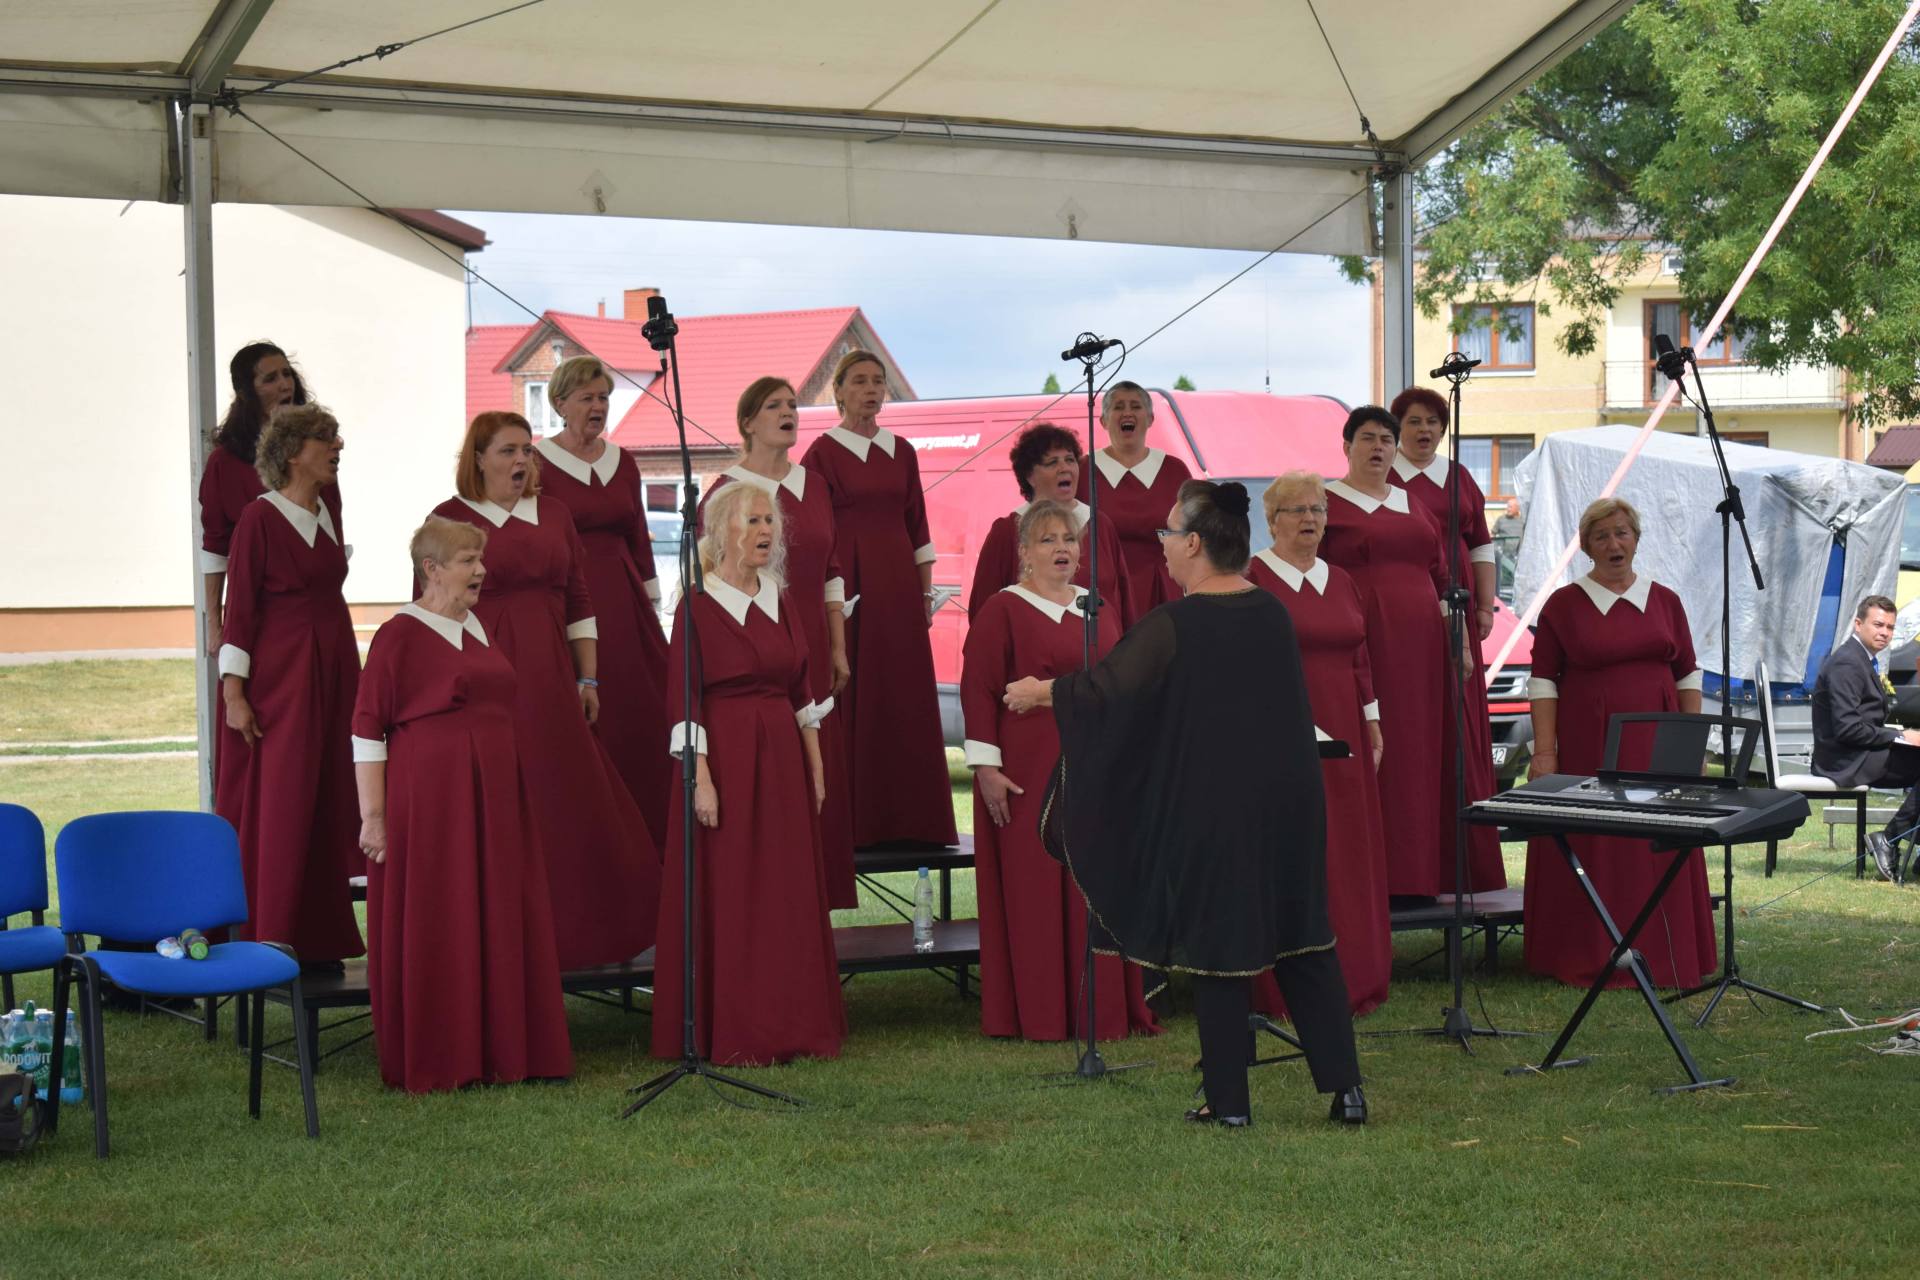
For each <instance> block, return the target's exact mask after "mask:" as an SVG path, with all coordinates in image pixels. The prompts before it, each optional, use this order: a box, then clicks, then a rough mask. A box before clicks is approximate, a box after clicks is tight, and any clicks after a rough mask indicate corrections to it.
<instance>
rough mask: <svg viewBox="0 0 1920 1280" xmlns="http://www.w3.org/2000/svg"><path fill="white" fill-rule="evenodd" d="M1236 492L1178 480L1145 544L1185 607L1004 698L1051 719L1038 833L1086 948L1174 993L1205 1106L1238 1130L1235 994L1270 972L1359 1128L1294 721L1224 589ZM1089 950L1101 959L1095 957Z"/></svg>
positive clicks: (1247, 603)
mask: <svg viewBox="0 0 1920 1280" xmlns="http://www.w3.org/2000/svg"><path fill="white" fill-rule="evenodd" d="M1247 508H1248V499H1247V491H1246V489H1244V488H1242V487H1241V486H1240V485H1238V484H1230V483H1229V484H1214V483H1212V482H1210V481H1206V480H1189V481H1188V482H1187V483H1185V484H1183V485H1181V486H1180V497H1179V501H1178V502H1177V503H1176V504H1175V505H1174V507H1173V509H1172V510H1171V511H1169V512H1167V515H1166V527H1165V528H1163V529H1161V530H1160V531H1159V535H1160V543H1161V546H1162V548H1163V549H1164V551H1163V555H1164V562H1165V565H1166V568H1167V573H1168V576H1169V577H1171V578H1172V579H1173V581H1174V582H1175V583H1177V584H1178V585H1179V587H1180V588H1181V590H1182V591H1183V592H1184V593H1185V594H1184V596H1183V598H1182V599H1179V600H1176V601H1173V602H1171V603H1169V604H1167V605H1166V606H1164V607H1163V608H1159V609H1155V610H1153V611H1152V612H1150V613H1148V614H1147V616H1146V617H1144V618H1142V619H1140V621H1139V622H1138V623H1137V624H1135V626H1134V628H1133V630H1131V631H1129V632H1128V633H1127V634H1126V635H1125V636H1124V637H1123V638H1122V639H1121V640H1120V643H1118V644H1117V645H1115V646H1114V648H1113V652H1112V653H1110V654H1108V655H1107V656H1106V658H1105V659H1104V660H1102V661H1101V662H1100V663H1099V665H1097V666H1095V667H1094V668H1093V670H1091V671H1085V672H1070V673H1068V674H1065V675H1060V676H1057V677H1054V678H1053V679H1051V680H1040V679H1034V678H1031V677H1029V678H1025V679H1021V680H1016V681H1014V682H1013V683H1012V684H1010V685H1008V686H1007V692H1006V705H1007V706H1008V707H1010V708H1011V709H1013V710H1014V711H1016V712H1021V711H1025V710H1027V709H1029V708H1031V707H1036V706H1049V705H1050V706H1052V707H1053V717H1054V723H1055V724H1057V725H1058V726H1059V729H1060V743H1061V757H1060V764H1059V767H1058V768H1057V769H1056V770H1055V772H1054V780H1053V783H1052V785H1051V786H1050V788H1049V794H1048V795H1047V798H1046V801H1045V805H1044V810H1043V816H1042V819H1041V820H1042V822H1043V823H1044V824H1045V826H1044V831H1045V839H1046V842H1047V848H1048V851H1049V852H1050V853H1052V854H1053V855H1054V856H1055V857H1057V858H1059V859H1060V860H1061V861H1062V862H1064V863H1066V865H1067V868H1068V870H1069V871H1071V872H1072V873H1073V878H1074V880H1075V882H1076V883H1077V884H1078V885H1079V886H1080V888H1081V891H1082V892H1083V893H1085V894H1086V898H1087V901H1088V903H1089V904H1091V906H1092V907H1093V910H1094V914H1095V915H1096V917H1098V920H1099V923H1100V925H1101V927H1102V928H1103V929H1104V930H1105V931H1106V933H1107V934H1108V935H1109V937H1108V938H1107V939H1105V940H1104V945H1106V946H1108V947H1110V948H1111V949H1112V950H1115V951H1117V952H1118V953H1119V954H1121V955H1123V956H1126V957H1127V958H1129V959H1131V960H1134V961H1136V962H1138V963H1140V964H1142V965H1145V966H1147V967H1148V968H1149V969H1157V970H1161V971H1163V972H1165V971H1171V970H1178V971H1180V972H1183V973H1189V974H1192V975H1194V978H1193V1011H1194V1016H1195V1018H1196V1019H1197V1020H1198V1022H1199V1024H1200V1056H1201V1074H1202V1078H1203V1081H1204V1087H1205V1090H1206V1097H1207V1101H1206V1105H1205V1106H1202V1107H1198V1108H1195V1109H1194V1110H1192V1111H1190V1112H1188V1113H1187V1119H1189V1120H1192V1121H1196V1122H1206V1123H1219V1124H1224V1125H1228V1126H1231V1127H1235V1128H1238V1127H1243V1126H1245V1125H1247V1124H1249V1123H1251V1108H1250V1107H1249V1105H1248V1096H1247V1059H1248V1056H1249V1055H1248V1049H1249V1045H1248V1032H1247V1014H1248V1010H1249V1009H1250V1007H1251V994H1252V993H1251V990H1250V986H1251V984H1250V982H1249V979H1251V978H1252V977H1254V976H1255V975H1257V974H1260V973H1263V972H1265V971H1266V970H1268V969H1272V970H1273V972H1274V976H1275V978H1276V979H1277V980H1278V982H1279V985H1280V990H1281V992H1282V993H1283V994H1284V995H1285V997H1286V1001H1287V1007H1288V1008H1289V1009H1290V1010H1291V1011H1292V1013H1293V1020H1294V1026H1295V1027H1296V1029H1297V1030H1298V1031H1299V1033H1300V1039H1301V1042H1302V1043H1303V1044H1304V1045H1305V1046H1306V1054H1307V1066H1308V1068H1309V1069H1310V1070H1311V1071H1312V1073H1313V1081H1314V1086H1315V1087H1316V1088H1317V1089H1319V1090H1320V1092H1322V1093H1331V1094H1334V1095H1335V1097H1334V1102H1333V1108H1332V1112H1331V1117H1332V1119H1334V1120H1336V1121H1339V1122H1341V1123H1346V1124H1360V1123H1364V1122H1365V1120H1366V1118H1367V1102H1366V1098H1365V1097H1364V1096H1363V1095H1362V1094H1361V1092H1360V1062H1359V1059H1358V1057H1357V1056H1356V1055H1355V1051H1354V1045H1353V1016H1352V1014H1351V1013H1349V1012H1348V1009H1347V990H1346V984H1345V983H1344V982H1343V981H1342V980H1341V977H1340V965H1339V962H1338V960H1336V959H1335V957H1334V951H1333V947H1334V936H1333V927H1332V925H1331V924H1329V923H1328V919H1327V864H1326V846H1325V825H1326V819H1325V806H1324V803H1323V799H1322V794H1321V781H1320V759H1319V752H1318V750H1317V749H1316V747H1315V745H1314V732H1313V711H1312V708H1311V706H1310V705H1309V703H1308V699H1307V687H1306V681H1305V680H1304V679H1303V678H1302V675H1301V669H1300V659H1299V657H1298V652H1299V649H1298V645H1297V644H1296V642H1295V639H1294V631H1293V623H1292V621H1291V620H1290V619H1289V618H1288V617H1287V610H1286V607H1285V606H1283V605H1282V604H1281V603H1280V602H1279V601H1278V600H1276V599H1274V598H1273V597H1272V596H1271V595H1269V594H1267V593H1266V592H1265V591H1262V590H1260V589H1259V588H1258V587H1256V586H1254V585H1253V583H1251V582H1249V581H1247V579H1246V578H1245V577H1244V576H1242V573H1243V570H1245V569H1246V567H1247V547H1248V527H1247ZM1095 945H1096V946H1099V945H1102V942H1101V941H1099V940H1096V943H1095Z"/></svg>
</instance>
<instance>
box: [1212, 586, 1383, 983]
mask: <svg viewBox="0 0 1920 1280" xmlns="http://www.w3.org/2000/svg"><path fill="white" fill-rule="evenodd" d="M1247 577H1248V578H1249V579H1250V580H1252V582H1253V583H1254V584H1255V585H1256V586H1259V587H1262V588H1264V589H1265V590H1267V591H1269V592H1271V593H1272V594H1273V595H1274V597H1275V598H1277V599H1278V600H1279V601H1280V603H1281V604H1284V605H1286V606H1287V612H1288V614H1290V615H1291V616H1292V618H1293V634H1294V637H1295V639H1297V640H1298V641H1299V643H1300V666H1301V669H1302V670H1303V671H1304V673H1305V674H1306V678H1307V700H1308V702H1309V703H1311V704H1312V706H1313V723H1314V727H1315V728H1317V729H1319V730H1320V731H1321V732H1322V733H1324V734H1326V735H1327V736H1328V737H1329V738H1334V739H1337V740H1338V741H1341V742H1344V743H1346V744H1347V746H1348V747H1349V748H1350V749H1351V750H1352V752H1353V754H1352V755H1351V756H1349V757H1348V758H1347V759H1345V760H1322V761H1321V762H1320V777H1321V781H1322V783H1323V784H1324V785H1325V787H1326V793H1327V914H1328V915H1329V916H1330V917H1331V918H1332V921H1333V932H1334V938H1335V946H1334V952H1335V954H1336V955H1338V956H1339V959H1340V972H1341V973H1342V974H1343V975H1345V977H1346V980H1347V998H1348V1000H1349V1001H1350V1002H1351V1004H1352V1008H1353V1013H1354V1015H1355V1016H1356V1017H1358V1016H1359V1015H1360V1014H1363V1013H1371V1012H1373V1010H1375V1009H1377V1008H1379V1007H1380V1006H1381V1005H1382V1004H1385V1003H1386V1000H1387V988H1388V986H1389V984H1390V983H1391V980H1392V977H1393V931H1392V927H1391V923H1390V921H1389V920H1388V913H1387V848H1386V837H1385V835H1384V834H1383V832H1382V828H1381V825H1380V785H1379V781H1378V779H1377V778H1376V777H1375V775H1374V769H1373V739H1372V736H1371V735H1370V734H1369V733H1368V732H1367V722H1368V720H1370V719H1372V718H1373V717H1374V716H1376V715H1377V714H1378V712H1379V708H1378V705H1377V704H1376V703H1375V702H1374V700H1373V669H1372V665H1371V663H1370V661H1369V659H1368V656H1367V613H1366V606H1365V605H1364V604H1363V603H1362V602H1361V600H1360V589H1359V588H1358V587H1356V586H1354V585H1353V579H1352V578H1351V577H1349V576H1348V574H1347V573H1346V571H1345V570H1343V569H1336V568H1334V567H1333V566H1332V565H1330V564H1328V563H1327V562H1326V561H1325V560H1316V561H1314V565H1313V568H1312V570H1310V571H1309V572H1307V573H1301V572H1300V570H1298V569H1296V568H1294V567H1293V566H1292V565H1290V564H1288V563H1287V562H1286V561H1284V560H1282V559H1281V558H1280V557H1279V556H1277V555H1275V554H1274V553H1273V552H1272V551H1271V550H1267V551H1262V552H1261V553H1260V554H1259V555H1257V556H1255V557H1254V558H1253V560H1252V561H1251V563H1249V564H1248V566H1247ZM1384 729H1385V726H1383V730H1384ZM1388 732H1389V733H1390V731H1388ZM1387 741H1388V742H1389V743H1391V742H1392V738H1391V736H1389V737H1388V738H1387ZM1389 750H1391V746H1389ZM1253 992H1254V1005H1255V1007H1256V1008H1258V1009H1259V1010H1260V1011H1261V1012H1262V1013H1266V1014H1268V1015H1270V1016H1273V1017H1285V1016H1286V1004H1285V1002H1284V1001H1282V1000H1281V998H1280V986H1279V984H1278V983H1276V982H1275V981H1274V979H1273V974H1272V973H1263V974H1261V975H1260V976H1259V977H1258V978H1256V979H1255V980H1254V986H1253Z"/></svg>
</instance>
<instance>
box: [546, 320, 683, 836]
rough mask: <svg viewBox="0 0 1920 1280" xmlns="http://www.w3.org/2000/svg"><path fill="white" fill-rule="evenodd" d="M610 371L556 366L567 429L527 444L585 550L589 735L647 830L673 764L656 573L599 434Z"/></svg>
mask: <svg viewBox="0 0 1920 1280" xmlns="http://www.w3.org/2000/svg"><path fill="white" fill-rule="evenodd" d="M612 395H613V375H612V374H611V373H609V372H608V371H607V368H606V366H605V365H603V364H601V363H600V361H599V360H597V359H596V358H594V357H593V356H575V357H574V358H573V359H571V360H563V361H561V362H560V366H559V368H557V369H555V370H554V371H553V373H552V375H551V376H550V377H549V378H548V379H547V399H548V400H549V401H551V402H552V404H553V407H554V410H555V411H556V412H557V413H559V415H560V420H561V421H562V422H563V423H565V424H566V425H565V426H563V427H562V428H561V429H560V433H559V434H558V435H552V436H548V437H547V438H546V439H544V440H539V441H536V442H535V443H534V446H533V447H534V449H535V450H536V451H538V453H539V454H540V487H541V489H542V490H543V491H544V492H545V493H546V495H547V497H548V498H549V499H551V500H554V501H558V502H560V503H561V504H563V505H564V506H565V507H566V509H567V511H568V512H569V513H571V514H572V516H573V527H574V528H575V530H577V531H578V532H579V534H580V546H581V549H582V550H583V551H585V552H586V559H585V561H584V564H583V568H584V569H585V571H586V576H587V594H588V595H590V596H592V597H593V614H594V621H595V623H596V624H597V627H598V634H597V637H596V643H597V645H598V648H599V663H598V665H597V666H596V667H595V670H596V672H597V673H598V674H597V678H598V679H599V681H600V689H599V693H600V715H599V718H598V719H596V720H595V721H594V726H593V727H594V732H595V733H597V734H599V736H600V741H601V742H603V743H605V744H606V748H607V754H608V755H610V756H612V757H613V764H614V767H615V768H616V769H618V770H619V771H620V776H621V778H622V779H624V780H625V781H626V784H627V790H629V791H631V792H632V793H633V798H634V801H635V802H636V803H637V804H639V806H640V813H641V815H642V816H643V817H645V818H646V820H647V829H648V830H649V831H661V830H664V829H665V827H666V825H667V793H668V792H669V791H671V790H672V788H673V779H672V768H671V764H672V762H671V761H663V760H661V758H660V735H661V734H663V733H665V732H666V731H667V687H666V679H667V637H666V634H665V633H664V632H662V631H661V630H660V613H659V604H660V579H659V576H658V575H657V574H656V573H655V572H654V568H653V540H652V538H651V537H650V536H649V535H648V533H647V515H646V512H645V511H643V510H642V509H641V506H640V469H639V468H638V467H637V466H635V465H634V462H633V459H632V458H629V457H628V456H627V453H626V450H624V449H622V448H620V447H619V446H618V445H615V444H612V443H610V442H609V441H608V440H607V437H606V431H607V410H608V407H609V405H610V403H611V399H612Z"/></svg>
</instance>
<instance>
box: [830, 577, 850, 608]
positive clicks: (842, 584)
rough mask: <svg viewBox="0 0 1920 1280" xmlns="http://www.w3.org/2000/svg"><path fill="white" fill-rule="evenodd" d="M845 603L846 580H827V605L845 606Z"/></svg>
mask: <svg viewBox="0 0 1920 1280" xmlns="http://www.w3.org/2000/svg"><path fill="white" fill-rule="evenodd" d="M846 602H847V580H846V579H845V578H828V579H827V603H828V604H845V603H846Z"/></svg>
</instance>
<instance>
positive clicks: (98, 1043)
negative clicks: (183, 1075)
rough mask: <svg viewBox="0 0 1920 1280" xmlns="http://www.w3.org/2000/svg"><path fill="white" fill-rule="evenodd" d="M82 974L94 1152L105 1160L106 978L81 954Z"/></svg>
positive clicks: (98, 968)
mask: <svg viewBox="0 0 1920 1280" xmlns="http://www.w3.org/2000/svg"><path fill="white" fill-rule="evenodd" d="M79 963H80V965H81V976H82V979H83V989H82V996H81V998H82V1001H83V1005H84V1008H85V1011H86V1012H85V1016H84V1018H83V1021H84V1022H85V1024H86V1032H85V1038H86V1044H85V1049H86V1054H87V1063H88V1074H89V1077H90V1078H89V1079H88V1081H87V1084H88V1086H89V1088H88V1095H87V1096H88V1097H90V1098H92V1099H93V1154H94V1155H95V1156H97V1157H98V1158H100V1159H102V1160H105V1159H106V1158H107V1038H106V1020H105V1019H104V1018H102V1017H101V1015H100V1006H101V1005H102V1004H103V1003H104V1000H103V999H102V994H101V990H100V984H101V982H102V981H103V980H104V979H103V978H102V977H101V974H100V967H99V966H98V965H96V964H95V963H94V962H93V961H92V960H90V959H87V958H85V957H82V958H81V960H80V961H79Z"/></svg>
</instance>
